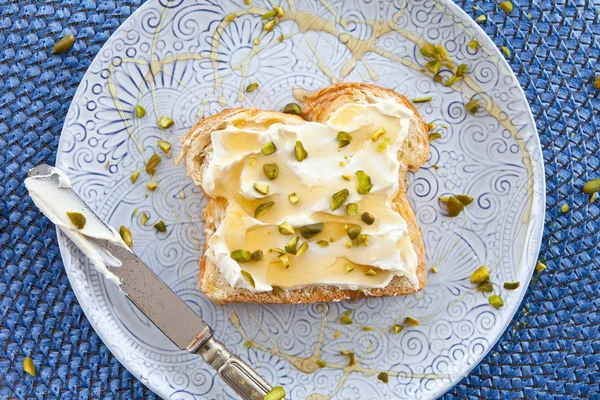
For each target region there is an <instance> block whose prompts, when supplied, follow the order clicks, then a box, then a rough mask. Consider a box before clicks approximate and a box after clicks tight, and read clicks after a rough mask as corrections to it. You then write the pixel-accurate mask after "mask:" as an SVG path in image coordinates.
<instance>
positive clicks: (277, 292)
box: [273, 286, 283, 296]
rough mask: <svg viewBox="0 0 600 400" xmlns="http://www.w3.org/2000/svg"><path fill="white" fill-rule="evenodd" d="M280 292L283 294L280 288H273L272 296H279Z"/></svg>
mask: <svg viewBox="0 0 600 400" xmlns="http://www.w3.org/2000/svg"><path fill="white" fill-rule="evenodd" d="M281 292H283V289H282V288H280V287H279V286H273V294H274V295H275V296H279V295H280V294H281Z"/></svg>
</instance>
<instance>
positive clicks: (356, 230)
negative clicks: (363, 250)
mask: <svg viewBox="0 0 600 400" xmlns="http://www.w3.org/2000/svg"><path fill="white" fill-rule="evenodd" d="M360 231H361V228H360V226H358V225H353V226H349V227H347V228H346V233H347V234H348V237H349V238H350V240H354V239H356V238H357V237H358V235H360Z"/></svg>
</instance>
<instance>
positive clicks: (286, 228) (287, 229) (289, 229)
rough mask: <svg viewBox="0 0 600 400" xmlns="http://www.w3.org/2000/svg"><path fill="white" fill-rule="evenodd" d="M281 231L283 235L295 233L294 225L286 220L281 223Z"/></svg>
mask: <svg viewBox="0 0 600 400" xmlns="http://www.w3.org/2000/svg"><path fill="white" fill-rule="evenodd" d="M279 233H281V234H282V235H293V234H294V227H293V226H292V225H290V224H289V223H288V222H284V223H283V224H281V225H279Z"/></svg>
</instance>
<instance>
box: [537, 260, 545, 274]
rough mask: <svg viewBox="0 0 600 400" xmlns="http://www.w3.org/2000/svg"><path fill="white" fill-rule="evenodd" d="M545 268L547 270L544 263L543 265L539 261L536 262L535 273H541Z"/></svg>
mask: <svg viewBox="0 0 600 400" xmlns="http://www.w3.org/2000/svg"><path fill="white" fill-rule="evenodd" d="M546 268H548V267H547V266H546V264H544V263H543V262H541V261H538V262H537V263H536V264H535V272H537V273H538V274H539V273H541V272H542V271H543V270H545V269H546Z"/></svg>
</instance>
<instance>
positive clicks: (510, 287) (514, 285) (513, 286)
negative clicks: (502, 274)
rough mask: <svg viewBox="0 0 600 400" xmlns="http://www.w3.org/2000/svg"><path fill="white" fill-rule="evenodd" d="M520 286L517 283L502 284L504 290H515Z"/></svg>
mask: <svg viewBox="0 0 600 400" xmlns="http://www.w3.org/2000/svg"><path fill="white" fill-rule="evenodd" d="M520 285H521V284H520V283H519V282H504V289H506V290H515V289H518V288H519V286H520Z"/></svg>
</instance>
